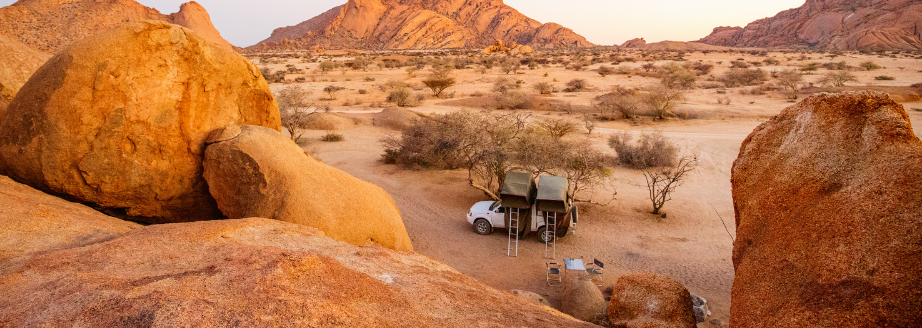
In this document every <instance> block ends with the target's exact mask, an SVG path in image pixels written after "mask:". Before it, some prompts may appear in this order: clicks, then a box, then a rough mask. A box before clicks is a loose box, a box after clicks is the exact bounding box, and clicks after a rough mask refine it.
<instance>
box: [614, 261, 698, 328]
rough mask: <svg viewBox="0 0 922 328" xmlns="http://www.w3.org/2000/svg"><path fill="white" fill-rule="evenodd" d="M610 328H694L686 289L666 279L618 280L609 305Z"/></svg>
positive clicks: (630, 277) (643, 275)
mask: <svg viewBox="0 0 922 328" xmlns="http://www.w3.org/2000/svg"><path fill="white" fill-rule="evenodd" d="M608 320H609V322H610V323H611V325H612V326H613V327H625V328H642V327H681V328H689V327H695V314H694V312H693V311H692V301H691V296H690V294H689V293H688V290H687V289H685V287H684V286H682V284H680V283H679V282H677V281H675V280H672V279H670V278H669V277H665V276H661V275H658V274H652V273H634V274H629V275H625V276H621V278H618V282H616V283H615V289H614V290H613V291H612V296H611V302H610V303H609V304H608Z"/></svg>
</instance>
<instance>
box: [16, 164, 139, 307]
mask: <svg viewBox="0 0 922 328" xmlns="http://www.w3.org/2000/svg"><path fill="white" fill-rule="evenodd" d="M138 227H140V225H138V224H136V223H131V222H127V221H122V220H119V219H116V218H113V217H110V216H107V215H104V214H102V213H99V212H97V211H95V210H93V209H91V208H89V207H86V206H84V205H80V204H76V203H71V202H68V201H65V200H63V199H60V198H57V197H54V196H51V195H48V194H46V193H43V192H41V191H38V190H35V189H33V188H31V187H29V186H26V185H23V184H20V183H17V182H15V181H13V180H11V179H10V178H8V177H5V176H2V175H0V266H3V265H4V264H3V263H10V262H11V261H12V260H14V259H16V258H19V257H22V256H24V255H26V254H32V253H39V252H52V251H57V250H63V249H69V248H76V247H83V246H86V245H90V244H95V243H99V242H103V241H106V240H109V239H112V238H116V237H118V236H121V235H123V234H124V233H126V232H128V231H131V230H132V229H135V228H138ZM2 280H3V279H2V278H0V281H2ZM0 284H2V282H0ZM0 322H3V321H2V320H0Z"/></svg>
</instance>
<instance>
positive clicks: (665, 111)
mask: <svg viewBox="0 0 922 328" xmlns="http://www.w3.org/2000/svg"><path fill="white" fill-rule="evenodd" d="M641 99H642V101H643V103H644V104H646V105H647V106H648V107H649V108H650V110H651V112H652V113H653V115H654V116H656V117H657V118H659V119H665V118H666V116H668V115H669V114H671V113H672V110H673V109H675V106H676V105H677V104H678V103H679V102H680V101H682V100H683V99H685V92H683V91H682V90H678V89H671V88H667V87H665V86H662V85H660V86H655V87H652V88H649V89H648V90H647V92H646V93H645V94H643V97H642V98H641Z"/></svg>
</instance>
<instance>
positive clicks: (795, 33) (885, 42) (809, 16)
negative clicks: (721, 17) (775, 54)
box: [699, 0, 922, 51]
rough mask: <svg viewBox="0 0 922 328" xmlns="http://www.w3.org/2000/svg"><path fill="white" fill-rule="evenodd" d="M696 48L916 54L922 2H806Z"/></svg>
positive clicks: (719, 31) (718, 33) (718, 31)
mask: <svg viewBox="0 0 922 328" xmlns="http://www.w3.org/2000/svg"><path fill="white" fill-rule="evenodd" d="M699 42H702V43H707V44H711V45H718V46H728V47H763V48H808V47H812V48H820V49H836V50H871V51H874V50H919V49H922V2H920V1H913V0H884V1H871V0H809V1H807V2H806V3H804V5H803V6H801V7H799V8H794V9H790V10H786V11H782V12H780V13H778V15H776V16H774V17H770V18H764V19H760V20H757V21H754V22H752V23H750V24H749V25H747V26H746V27H745V28H741V27H718V28H715V29H714V31H713V32H712V33H711V34H710V35H708V36H707V37H705V38H703V39H701V40H699Z"/></svg>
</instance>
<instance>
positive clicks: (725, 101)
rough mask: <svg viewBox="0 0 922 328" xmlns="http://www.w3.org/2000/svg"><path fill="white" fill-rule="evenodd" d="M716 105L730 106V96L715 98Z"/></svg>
mask: <svg viewBox="0 0 922 328" xmlns="http://www.w3.org/2000/svg"><path fill="white" fill-rule="evenodd" d="M717 104H720V105H728V106H729V105H730V96H717Z"/></svg>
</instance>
